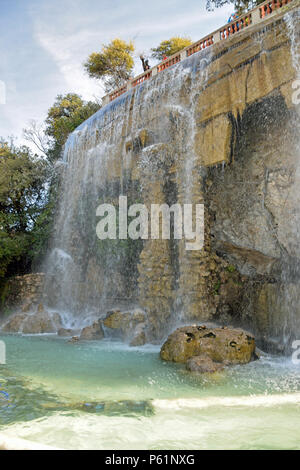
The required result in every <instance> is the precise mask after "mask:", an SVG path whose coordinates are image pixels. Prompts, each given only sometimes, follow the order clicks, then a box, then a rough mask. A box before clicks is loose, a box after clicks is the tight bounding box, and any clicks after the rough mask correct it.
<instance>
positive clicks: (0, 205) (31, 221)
mask: <svg viewBox="0 0 300 470" xmlns="http://www.w3.org/2000/svg"><path fill="white" fill-rule="evenodd" d="M47 174H48V165H47V163H46V161H45V160H42V159H40V158H38V157H37V156H34V155H33V154H32V152H31V151H30V150H29V149H28V148H27V147H25V146H22V147H15V146H14V144H13V143H10V144H9V143H7V142H4V141H1V142H0V278H1V277H3V276H4V275H5V274H6V273H7V271H9V268H10V265H11V264H12V263H16V262H18V264H19V268H20V269H22V268H24V267H25V266H26V264H27V263H28V262H29V252H30V249H31V247H32V238H31V237H32V233H33V230H34V227H35V225H36V224H37V220H38V218H39V215H40V214H41V212H42V209H43V206H44V202H45V198H46V193H45V183H46V180H47Z"/></svg>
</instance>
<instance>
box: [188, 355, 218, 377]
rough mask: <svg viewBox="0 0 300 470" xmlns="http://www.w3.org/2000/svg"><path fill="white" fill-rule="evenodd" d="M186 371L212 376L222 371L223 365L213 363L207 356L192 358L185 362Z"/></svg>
mask: <svg viewBox="0 0 300 470" xmlns="http://www.w3.org/2000/svg"><path fill="white" fill-rule="evenodd" d="M186 368H187V370H189V371H191V372H198V373H201V374H204V373H205V374H213V373H214V372H217V371H218V370H222V369H224V365H222V364H219V363H217V362H214V361H213V360H212V359H211V358H210V357H209V356H208V355H207V354H202V355H201V356H194V357H191V358H190V359H188V360H187V362H186Z"/></svg>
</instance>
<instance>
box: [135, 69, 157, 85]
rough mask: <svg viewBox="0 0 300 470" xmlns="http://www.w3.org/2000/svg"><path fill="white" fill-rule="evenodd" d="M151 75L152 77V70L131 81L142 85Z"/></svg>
mask: <svg viewBox="0 0 300 470" xmlns="http://www.w3.org/2000/svg"><path fill="white" fill-rule="evenodd" d="M151 77H152V71H150V72H148V73H146V74H145V75H142V76H141V77H138V78H136V79H135V80H133V82H131V85H132V86H137V85H140V84H141V83H143V82H144V81H145V80H149V78H151Z"/></svg>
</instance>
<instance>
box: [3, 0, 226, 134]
mask: <svg viewBox="0 0 300 470" xmlns="http://www.w3.org/2000/svg"><path fill="white" fill-rule="evenodd" d="M205 3H206V0H198V1H196V0H188V1H187V0H151V1H149V0H148V1H144V2H143V1H141V0H128V1H125V0H81V1H79V0H0V31H1V39H0V81H2V82H4V83H5V86H6V104H0V136H2V137H7V136H10V135H14V136H17V137H18V142H19V143H21V142H22V129H23V128H24V127H26V125H27V124H28V122H29V121H30V120H31V119H34V120H37V121H39V122H42V121H43V120H44V119H45V116H46V113H47V109H48V108H49V107H50V106H51V105H52V103H53V102H54V99H55V97H56V95H57V94H59V93H62V94H63V93H67V92H75V93H79V94H80V95H82V96H83V98H85V99H93V97H95V96H97V97H100V96H102V95H103V89H102V86H101V83H99V82H97V81H96V80H93V79H90V78H89V77H88V76H87V75H86V74H85V72H84V70H83V67H82V64H83V62H84V61H85V59H86V58H87V57H88V55H89V54H90V53H91V52H95V51H99V50H100V49H101V45H102V44H103V43H107V42H109V41H110V40H111V39H113V38H114V37H120V38H122V39H125V40H134V42H135V45H136V53H135V54H136V70H135V72H136V74H137V73H140V72H141V65H140V62H139V59H138V56H139V54H140V53H141V52H143V53H145V54H147V52H149V51H150V48H151V47H155V46H157V45H158V44H159V43H160V41H162V40H164V39H168V38H170V37H172V36H174V35H181V36H189V37H191V38H192V40H194V41H196V40H198V39H200V38H202V37H203V36H205V35H206V34H208V33H210V32H212V31H213V30H215V29H217V28H218V27H220V26H222V25H223V24H225V23H226V21H227V18H228V16H229V15H230V13H231V12H232V7H230V5H228V6H226V7H224V8H222V9H219V10H216V11H214V12H207V11H206V10H205ZM150 63H151V61H150Z"/></svg>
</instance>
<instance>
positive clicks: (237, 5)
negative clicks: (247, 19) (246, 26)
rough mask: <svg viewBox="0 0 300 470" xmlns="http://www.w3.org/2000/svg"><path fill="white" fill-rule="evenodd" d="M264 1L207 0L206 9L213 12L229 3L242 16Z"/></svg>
mask: <svg viewBox="0 0 300 470" xmlns="http://www.w3.org/2000/svg"><path fill="white" fill-rule="evenodd" d="M264 1H265V0H207V3H206V8H207V9H208V10H213V9H214V8H219V7H222V6H224V5H226V4H227V3H232V4H233V5H234V9H235V11H236V12H237V14H239V15H241V14H243V13H245V12H246V11H249V10H251V9H252V8H254V7H256V6H257V5H260V4H261V3H263V2H264Z"/></svg>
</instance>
